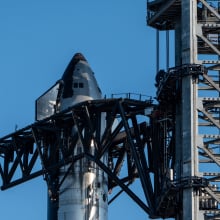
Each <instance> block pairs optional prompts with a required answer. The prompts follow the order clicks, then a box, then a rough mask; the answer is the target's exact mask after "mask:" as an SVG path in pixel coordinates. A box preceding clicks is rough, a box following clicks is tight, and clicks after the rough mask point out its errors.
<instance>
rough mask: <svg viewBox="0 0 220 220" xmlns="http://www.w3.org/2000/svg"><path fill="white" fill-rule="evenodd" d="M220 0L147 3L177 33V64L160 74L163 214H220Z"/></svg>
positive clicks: (151, 21) (156, 22)
mask: <svg viewBox="0 0 220 220" xmlns="http://www.w3.org/2000/svg"><path fill="white" fill-rule="evenodd" d="M219 3H220V2H219V1H218V0H217V1H214V0H213V1H208V0H207V1H205V0H198V1H197V0H193V1H190V0H169V1H165V0H155V1H153V0H152V1H150V0H149V1H148V18H147V22H148V25H150V26H152V27H154V28H156V29H157V30H158V31H164V30H166V31H167V30H169V31H173V32H174V35H175V45H174V48H175V64H176V67H174V68H169V69H167V70H165V71H159V72H158V73H157V76H156V85H157V87H158V88H157V99H158V101H159V106H158V112H159V113H158V114H159V116H158V117H159V118H158V119H154V120H153V124H154V127H155V128H154V130H156V131H155V132H156V133H157V135H158V136H159V137H161V138H162V139H161V140H163V141H161V143H160V145H158V143H157V141H156V140H155V142H154V143H155V144H153V146H157V147H158V152H161V151H162V153H161V158H162V160H161V161H163V162H162V164H159V166H158V167H160V168H159V169H158V170H155V171H156V172H157V175H158V178H157V179H158V180H159V182H160V184H158V185H159V187H160V188H159V189H158V191H160V190H161V191H162V192H163V193H162V194H161V195H158V196H157V197H158V200H159V202H158V208H157V209H158V210H160V213H159V215H160V216H161V217H163V216H164V217H174V218H176V219H184V220H185V219H194V220H196V219H197V220H199V219H219V218H220V206H219V203H220V185H219V181H220V169H219V167H220V145H219V140H220V139H219V138H220V135H219V129H220V117H219V116H220V115H219V114H220V105H219V104H220V99H219V92H220V87H219V83H220V77H219V71H220V68H219V67H220V66H219V55H220V51H219V45H220V44H219V43H220V42H219V33H220V14H219V9H220V8H219V6H220V4H219ZM161 187H162V188H161ZM176 204H178V206H176ZM175 207H178V209H176V208H175Z"/></svg>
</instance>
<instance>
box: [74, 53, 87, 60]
mask: <svg viewBox="0 0 220 220" xmlns="http://www.w3.org/2000/svg"><path fill="white" fill-rule="evenodd" d="M73 60H75V61H76V62H77V61H79V60H84V61H87V60H86V58H85V57H84V56H83V54H82V53H76V54H75V55H74V56H73Z"/></svg>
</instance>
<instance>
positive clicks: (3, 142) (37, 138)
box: [0, 99, 155, 216]
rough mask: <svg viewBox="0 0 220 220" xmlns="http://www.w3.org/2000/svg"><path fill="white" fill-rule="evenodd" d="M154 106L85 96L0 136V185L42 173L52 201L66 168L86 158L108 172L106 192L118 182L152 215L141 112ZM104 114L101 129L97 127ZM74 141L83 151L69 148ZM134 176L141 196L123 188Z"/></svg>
mask: <svg viewBox="0 0 220 220" xmlns="http://www.w3.org/2000/svg"><path fill="white" fill-rule="evenodd" d="M153 107H154V104H153V103H152V100H146V101H137V100H132V99H103V100H93V101H86V102H83V103H80V104H78V105H75V106H74V107H72V108H69V109H67V110H66V111H63V112H61V113H58V114H56V115H53V116H51V117H49V118H47V119H45V120H42V121H38V122H36V123H34V124H32V125H30V126H28V127H26V128H24V129H22V130H19V131H16V132H15V133H13V134H11V135H8V136H6V137H3V138H1V139H0V156H1V159H0V175H1V179H2V187H1V189H2V190H3V189H7V188H9V187H12V186H15V185H17V184H20V183H23V182H24V181H27V180H30V179H32V178H34V177H36V176H39V175H43V176H44V179H45V180H46V182H47V185H48V191H49V197H50V199H51V201H53V202H54V203H57V202H58V200H59V198H58V193H57V192H58V190H59V187H60V186H61V185H62V183H63V182H64V180H65V178H66V177H67V176H68V172H70V171H71V172H73V169H72V167H73V166H74V164H75V162H76V161H77V160H80V159H81V158H83V157H86V158H87V159H88V160H90V161H93V162H95V163H96V164H97V165H98V166H100V168H101V169H103V170H104V171H105V172H106V173H107V174H108V177H109V183H108V185H109V190H110V191H112V189H113V188H116V187H117V186H118V187H120V188H121V190H122V191H123V192H126V193H127V194H128V195H129V196H130V197H131V198H132V199H133V200H134V201H135V202H136V203H137V204H138V205H139V206H140V207H141V208H142V209H143V210H144V211H145V212H147V213H148V214H150V215H151V216H154V214H155V211H154V209H155V203H154V190H153V187H152V182H151V181H152V179H151V177H150V173H151V172H152V170H151V169H150V167H151V164H150V163H151V162H150V161H152V155H151V153H150V152H151V151H152V146H150V145H151V134H150V129H149V125H148V124H147V123H148V121H149V116H150V115H146V112H151V109H152V108H153ZM148 114H149V113H148ZM140 117H142V119H139V118H140ZM103 119H104V121H105V124H104V130H103V129H101V127H102V126H103V125H102V123H103ZM78 141H80V142H81V143H82V145H83V152H77V151H75V150H74V149H75V147H76V144H77V142H78ZM91 143H92V144H94V146H95V152H90V148H89V147H88V146H90V145H91ZM148 146H149V147H148ZM148 148H151V150H150V149H148ZM145 149H146V150H147V152H148V154H146V153H145ZM76 152H77V153H76ZM105 154H107V155H108V163H107V164H106V163H104V162H103V156H104V155H105ZM148 160H149V161H148ZM38 162H41V166H39V163H38ZM65 164H69V169H68V170H67V172H66V174H65V175H64V176H63V179H62V180H59V178H58V174H59V168H60V167H61V166H63V165H65ZM122 170H123V172H122ZM136 178H140V182H141V188H142V189H143V193H144V195H145V199H146V200H145V201H142V200H141V199H140V198H139V197H138V196H137V195H136V194H135V192H133V191H132V190H131V189H130V188H129V187H128V186H129V185H130V184H131V183H132V182H133V181H134V180H135V179H136ZM116 191H117V190H116ZM116 194H117V193H116ZM50 205H52V206H53V204H52V203H51V204H50ZM54 207H56V205H55V206H54Z"/></svg>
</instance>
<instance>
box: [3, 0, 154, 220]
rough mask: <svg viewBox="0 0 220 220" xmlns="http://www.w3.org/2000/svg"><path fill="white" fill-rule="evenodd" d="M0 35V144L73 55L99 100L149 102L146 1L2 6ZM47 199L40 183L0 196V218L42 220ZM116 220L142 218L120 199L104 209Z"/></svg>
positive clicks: (150, 44) (150, 37)
mask: <svg viewBox="0 0 220 220" xmlns="http://www.w3.org/2000/svg"><path fill="white" fill-rule="evenodd" d="M0 30H1V35H0V58H1V59H0V78H1V87H0V91H1V92H0V98H1V103H2V104H1V114H0V136H1V137H2V136H4V135H6V134H8V133H11V132H13V131H14V129H15V126H17V127H18V128H19V129H20V128H23V127H25V126H26V125H28V124H31V123H33V122H34V111H35V108H34V101H35V99H36V98H38V97H39V96H40V95H41V94H42V93H43V92H44V91H46V90H47V89H48V88H49V87H50V86H52V85H53V84H54V83H55V82H56V81H57V80H58V79H59V78H60V77H61V76H62V74H63V71H64V70H65V68H66V66H67V64H68V63H69V61H70V59H71V58H72V56H73V54H74V53H76V52H82V53H83V54H84V56H85V57H86V58H87V60H88V62H89V63H90V65H91V67H92V69H93V70H94V72H95V74H96V78H97V81H98V83H99V86H100V87H101V89H102V92H103V94H106V95H110V94H112V93H121V92H134V93H141V94H145V95H149V96H155V88H154V76H155V71H156V70H155V69H156V68H155V67H156V65H155V60H156V59H155V57H156V54H155V53H156V52H155V30H153V29H152V28H150V27H147V26H146V1H145V0H139V1H134V0H126V1H125V0H111V1H103V0H93V1H91V0H81V1H74V0H65V1H58V0H53V1H52V0H47V1H45V0H38V1H28V0H19V1H16V0H8V1H3V0H2V1H0ZM134 187H138V186H134ZM140 194H141V192H140ZM46 197H47V192H46V184H45V182H44V181H43V179H42V177H39V178H37V179H35V180H32V181H29V182H27V183H25V184H22V185H19V186H17V187H14V188H12V189H10V190H7V191H3V192H0V207H1V208H0V213H1V214H0V218H1V219H2V220H12V219H13V220H14V219H22V220H30V219H32V220H39V219H42V220H44V219H45V220H46V213H47V201H46ZM122 218H123V219H126V220H133V219H138V220H146V219H148V218H147V215H146V213H144V212H143V211H142V210H141V209H140V208H139V207H138V206H137V205H136V204H135V203H134V202H133V201H131V200H130V199H129V198H128V197H127V196H126V195H125V194H123V195H122V196H121V198H120V199H118V200H116V201H115V202H114V203H113V204H112V205H111V206H110V207H109V220H113V219H114V220H117V219H122Z"/></svg>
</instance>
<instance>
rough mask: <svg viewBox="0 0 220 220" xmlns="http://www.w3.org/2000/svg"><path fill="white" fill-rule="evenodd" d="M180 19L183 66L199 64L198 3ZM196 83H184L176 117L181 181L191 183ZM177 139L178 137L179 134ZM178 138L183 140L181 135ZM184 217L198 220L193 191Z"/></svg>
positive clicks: (188, 191) (186, 192)
mask: <svg viewBox="0 0 220 220" xmlns="http://www.w3.org/2000/svg"><path fill="white" fill-rule="evenodd" d="M181 8H182V18H181V25H182V27H181V36H182V40H181V42H182V45H181V52H180V53H179V54H177V56H178V57H179V58H181V61H182V64H193V63H196V60H197V38H196V34H195V29H196V13H197V1H190V0H182V7H181ZM196 100H197V83H196V82H195V81H194V79H193V77H192V76H191V75H189V76H185V77H183V79H182V99H181V103H180V105H181V106H180V108H179V109H180V116H179V117H177V120H178V121H177V126H179V127H180V130H181V141H180V142H181V144H180V150H178V154H180V155H178V158H179V159H180V160H181V161H180V162H179V164H181V168H180V170H181V171H180V179H188V181H190V179H191V177H193V176H197V173H198V159H197V158H198V155H197V153H196V146H197V145H196V142H197V140H196V139H197V127H198V126H197V125H198V121H197V112H196ZM177 135H178V134H177ZM178 137H180V136H179V135H178ZM182 193H183V197H182V205H183V210H182V213H181V212H180V213H179V217H178V219H184V220H185V219H187V220H199V218H198V215H199V207H198V198H197V196H196V195H195V194H194V190H193V188H192V187H189V188H184V189H183V192H182Z"/></svg>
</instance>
